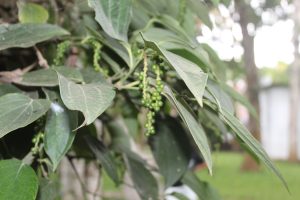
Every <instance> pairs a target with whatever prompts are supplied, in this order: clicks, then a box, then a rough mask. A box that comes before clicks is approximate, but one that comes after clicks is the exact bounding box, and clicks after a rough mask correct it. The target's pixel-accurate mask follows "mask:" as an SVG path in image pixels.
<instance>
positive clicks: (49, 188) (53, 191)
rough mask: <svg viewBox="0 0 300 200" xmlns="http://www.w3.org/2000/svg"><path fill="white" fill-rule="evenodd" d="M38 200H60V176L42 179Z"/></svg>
mask: <svg viewBox="0 0 300 200" xmlns="http://www.w3.org/2000/svg"><path fill="white" fill-rule="evenodd" d="M39 182H40V183H39V185H40V188H39V193H38V198H37V199H38V200H59V199H60V195H61V194H60V188H61V187H60V184H59V179H58V175H52V176H51V177H50V178H47V179H46V178H41V179H40V181H39Z"/></svg>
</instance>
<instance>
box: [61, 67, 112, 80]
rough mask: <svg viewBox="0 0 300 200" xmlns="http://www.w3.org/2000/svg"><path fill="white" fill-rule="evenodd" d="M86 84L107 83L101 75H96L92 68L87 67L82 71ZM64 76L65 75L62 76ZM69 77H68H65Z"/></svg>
mask: <svg viewBox="0 0 300 200" xmlns="http://www.w3.org/2000/svg"><path fill="white" fill-rule="evenodd" d="M80 72H81V74H82V78H83V81H82V82H84V83H107V82H106V80H105V78H104V77H103V75H102V74H101V73H96V72H95V70H94V69H93V68H91V67H86V68H83V69H82V70H80ZM62 75H64V74H62ZM64 76H65V77H67V76H66V75H64Z"/></svg>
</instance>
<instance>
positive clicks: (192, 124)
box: [164, 86, 212, 174]
mask: <svg viewBox="0 0 300 200" xmlns="http://www.w3.org/2000/svg"><path fill="white" fill-rule="evenodd" d="M164 94H165V95H166V97H167V98H168V100H169V101H170V102H171V103H172V104H173V106H174V107H175V108H176V110H177V111H178V113H179V114H180V116H181V118H182V120H183V121H184V123H185V124H186V126H187V127H188V129H189V130H190V133H191V135H192V137H193V139H194V141H195V143H196V145H197V146H198V148H199V150H200V152H201V154H202V156H203V158H204V160H205V162H206V164H207V167H208V170H209V172H210V173H211V174H212V158H211V152H210V148H209V144H208V140H207V137H206V135H205V132H204V130H203V128H202V126H201V125H200V124H199V123H198V122H197V121H196V119H195V118H194V117H193V115H192V114H191V113H190V112H189V111H188V110H187V109H186V108H185V107H184V106H183V105H182V104H181V103H180V102H179V101H177V100H176V98H175V96H174V94H173V92H172V91H171V89H170V88H169V87H168V86H165V88H164Z"/></svg>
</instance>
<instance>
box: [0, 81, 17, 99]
mask: <svg viewBox="0 0 300 200" xmlns="http://www.w3.org/2000/svg"><path fill="white" fill-rule="evenodd" d="M21 92H22V90H20V89H19V88H17V87H16V86H14V85H12V84H0V97H1V96H3V95H5V94H8V93H21Z"/></svg>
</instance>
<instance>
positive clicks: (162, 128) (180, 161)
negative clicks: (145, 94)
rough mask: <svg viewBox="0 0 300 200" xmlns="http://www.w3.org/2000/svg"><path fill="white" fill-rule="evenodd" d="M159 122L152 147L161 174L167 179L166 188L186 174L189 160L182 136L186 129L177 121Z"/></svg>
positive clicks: (152, 140)
mask: <svg viewBox="0 0 300 200" xmlns="http://www.w3.org/2000/svg"><path fill="white" fill-rule="evenodd" d="M169 120H171V119H166V120H164V121H161V120H159V121H158V122H157V124H156V125H157V130H156V132H157V133H156V134H155V135H154V136H153V137H151V144H152V145H151V146H152V152H153V155H154V158H155V160H156V163H157V165H158V167H159V172H160V174H161V175H162V176H163V177H164V179H165V188H168V187H170V186H172V185H173V184H174V183H175V182H176V181H178V180H179V179H180V178H181V177H182V175H183V174H184V173H185V172H186V170H187V168H188V164H189V158H188V157H187V155H186V153H185V151H184V150H183V148H182V145H181V144H180V143H181V142H184V141H182V140H180V139H181V138H180V135H184V134H185V132H184V129H182V128H181V127H180V125H179V124H178V125H177V124H176V121H169ZM185 145H186V144H185Z"/></svg>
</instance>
